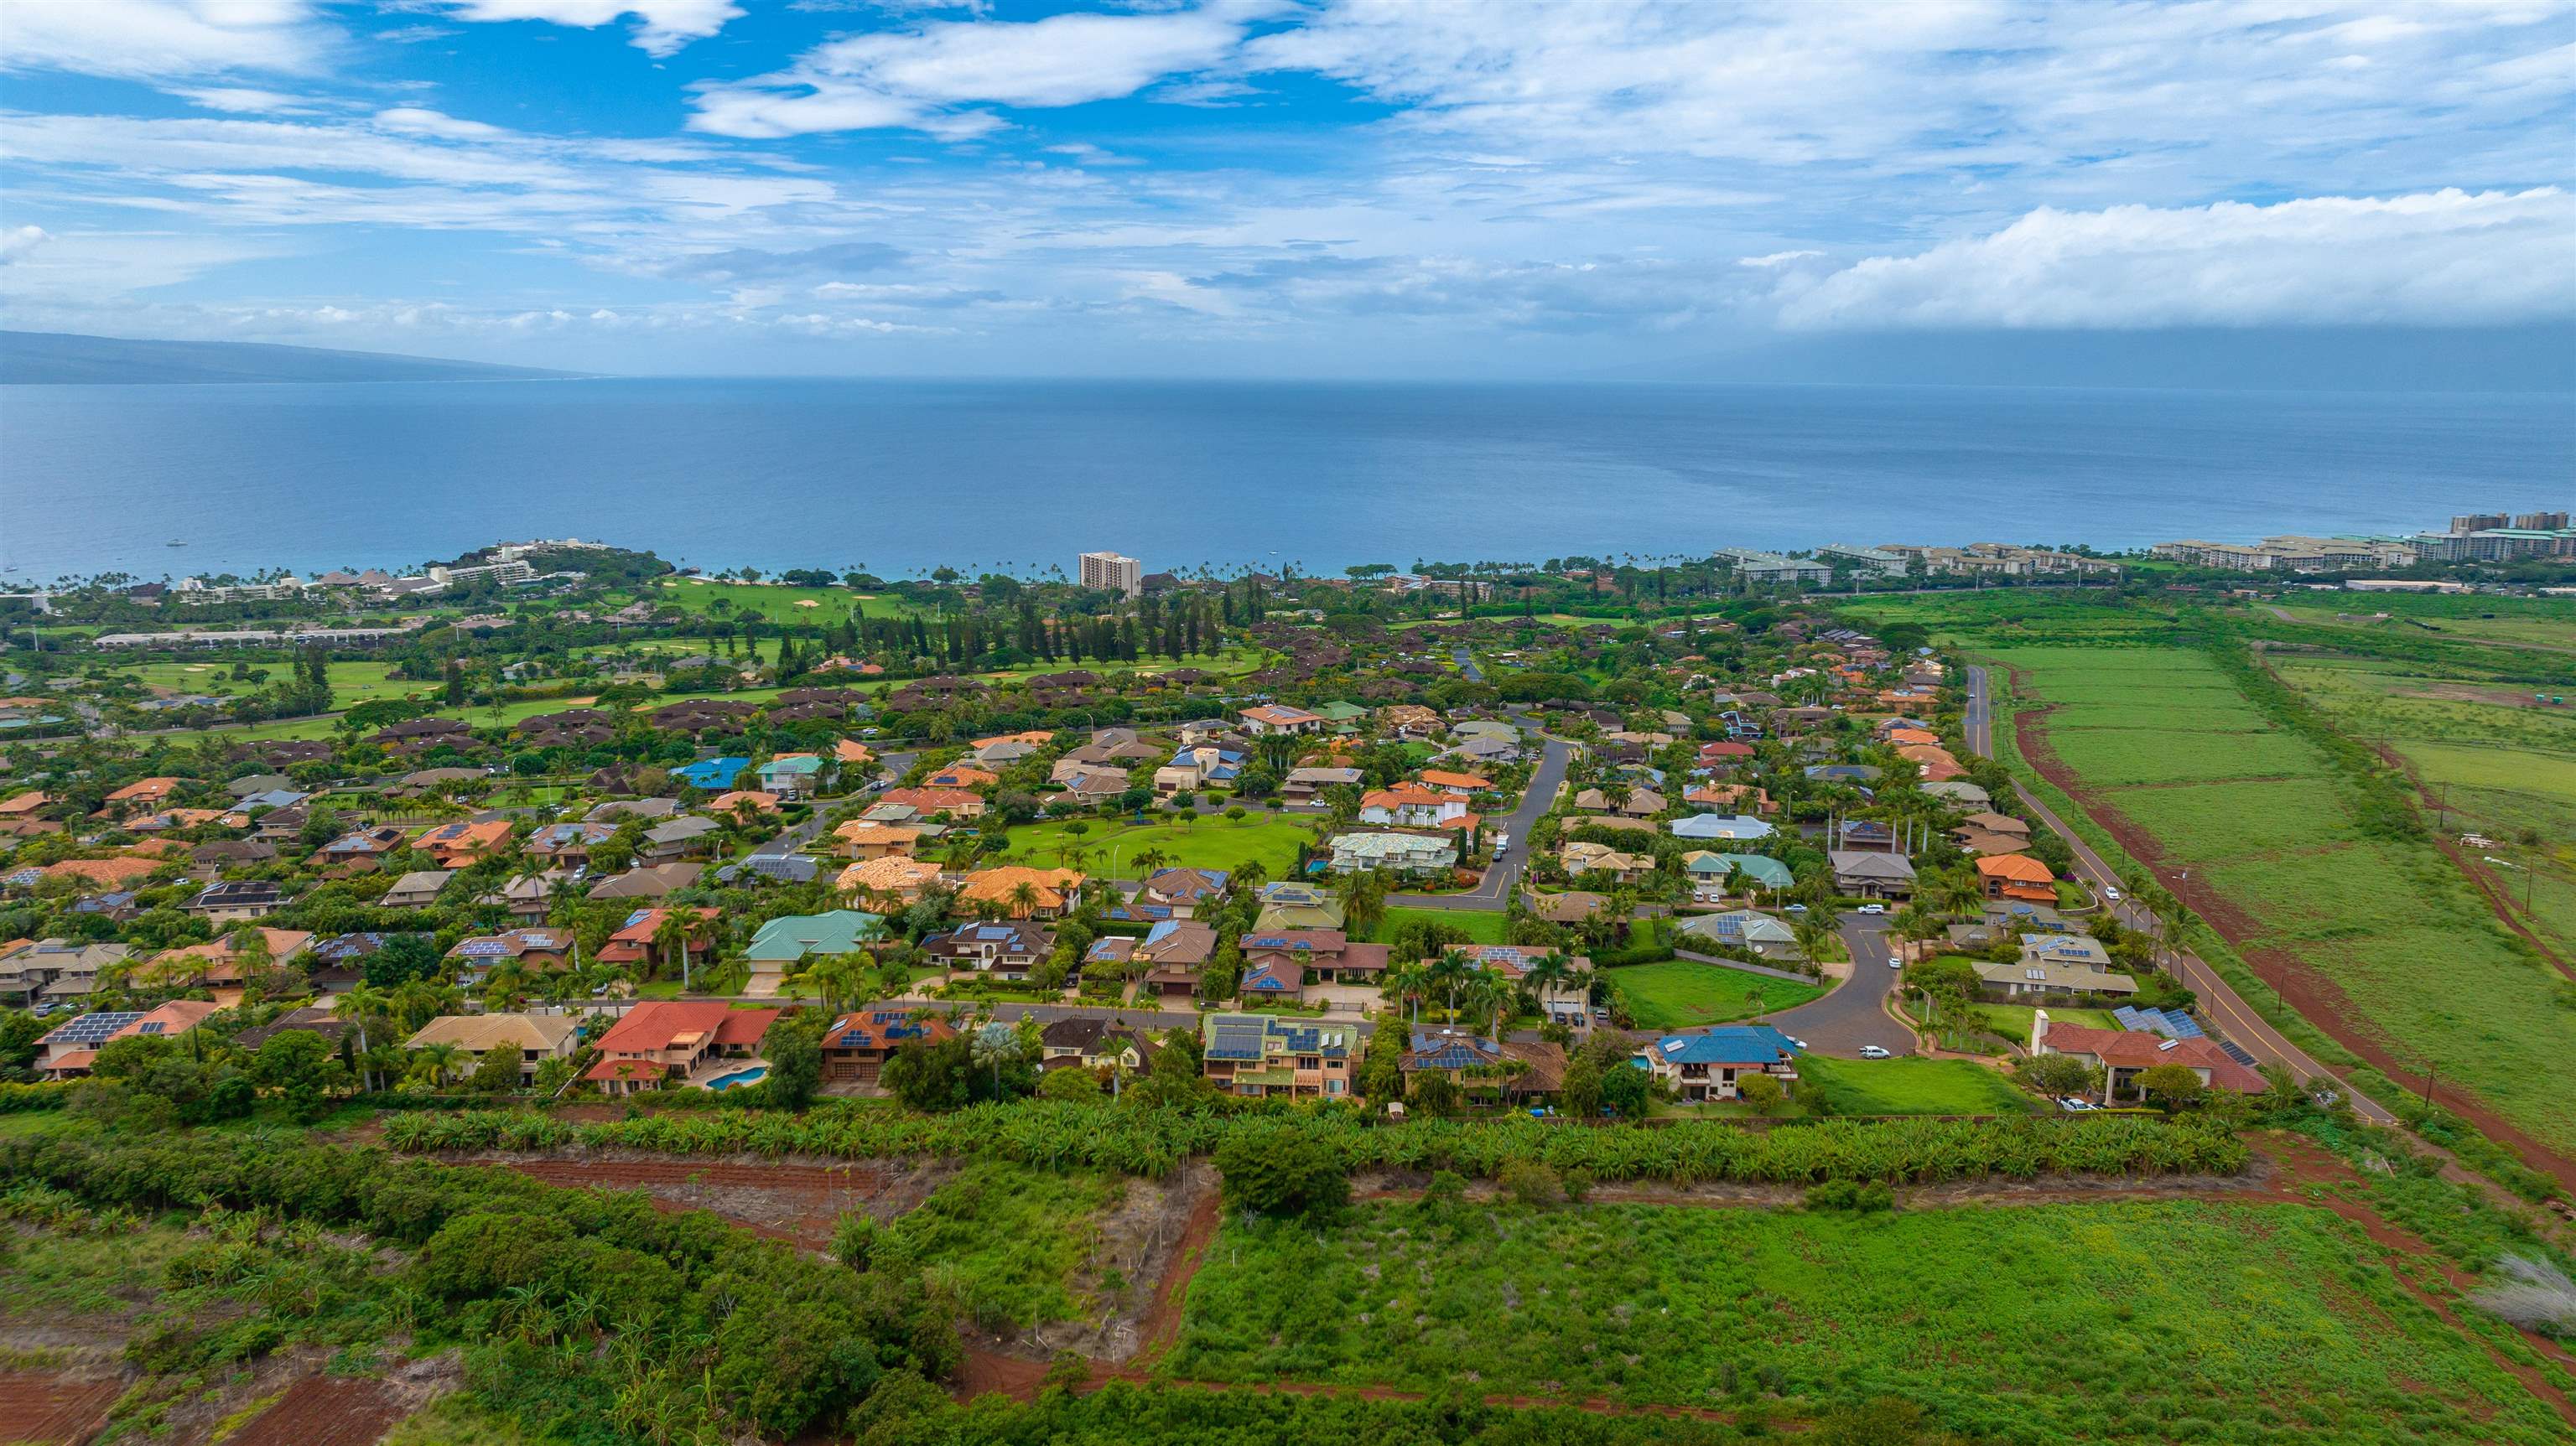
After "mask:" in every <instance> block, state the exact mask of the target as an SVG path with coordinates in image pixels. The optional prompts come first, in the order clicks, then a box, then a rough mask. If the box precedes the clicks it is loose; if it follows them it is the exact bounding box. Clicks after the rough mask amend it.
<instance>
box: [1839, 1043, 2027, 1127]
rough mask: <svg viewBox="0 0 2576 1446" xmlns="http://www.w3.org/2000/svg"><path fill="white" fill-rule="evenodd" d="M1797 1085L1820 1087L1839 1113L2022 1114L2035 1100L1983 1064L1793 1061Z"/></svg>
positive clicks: (1910, 1060)
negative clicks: (1795, 1066) (1796, 1069)
mask: <svg viewBox="0 0 2576 1446" xmlns="http://www.w3.org/2000/svg"><path fill="white" fill-rule="evenodd" d="M1798 1079H1799V1082H1800V1083H1801V1084H1808V1085H1814V1086H1816V1087H1818V1088H1820V1089H1822V1090H1823V1091H1824V1093H1825V1099H1826V1101H1827V1102H1828V1103H1830V1104H1831V1105H1832V1106H1833V1111H1834V1113H1835V1114H1838V1115H2024V1114H2029V1113H2031V1112H2032V1111H2033V1110H2035V1109H2037V1108H2038V1107H2039V1104H2038V1101H2036V1100H2034V1099H2032V1098H2031V1097H2030V1096H2029V1095H2026V1094H2024V1093H2022V1092H2021V1091H2020V1090H2019V1089H2016V1088H2014V1086H2013V1084H2012V1082H2011V1081H2010V1080H2008V1079H2006V1078H2004V1077H2003V1076H2002V1075H2000V1074H1997V1073H1996V1072H1995V1071H1993V1070H1990V1069H1988V1068H1986V1067H1985V1066H1984V1065H1981V1064H1978V1063H1975V1062H1974V1061H1972V1060H1964V1059H1918V1058H1913V1057H1911V1056H1899V1057H1898V1058H1895V1059H1831V1058H1828V1057H1826V1056H1824V1055H1818V1054H1810V1055H1806V1056H1803V1057H1801V1058H1800V1059H1799V1061H1798Z"/></svg>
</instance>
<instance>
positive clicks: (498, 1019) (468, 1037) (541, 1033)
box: [403, 1014, 576, 1054]
mask: <svg viewBox="0 0 2576 1446" xmlns="http://www.w3.org/2000/svg"><path fill="white" fill-rule="evenodd" d="M575 1027H576V1026H575V1025H574V1023H573V1021H572V1018H571V1017H570V1016H569V1015H562V1014H442V1015H440V1016H439V1017H438V1018H436V1019H433V1020H431V1021H430V1022H429V1023H428V1024H426V1025H424V1026H422V1028H421V1031H420V1033H418V1034H415V1035H413V1036H412V1037H411V1038H410V1039H407V1040H405V1041H404V1042H403V1047H404V1048H405V1049H420V1048H423V1047H425V1046H428V1045H433V1044H452V1045H454V1046H456V1047H457V1048H458V1049H460V1050H463V1051H464V1052H466V1053H467V1054H481V1053H483V1052H484V1051H486V1050H489V1049H495V1048H500V1049H533V1050H537V1051H540V1052H542V1053H547V1054H551V1053H553V1052H554V1051H555V1049H556V1048H557V1047H558V1046H560V1045H561V1044H562V1043H563V1042H564V1041H565V1040H566V1039H569V1038H571V1037H572V1032H573V1030H574V1028H575Z"/></svg>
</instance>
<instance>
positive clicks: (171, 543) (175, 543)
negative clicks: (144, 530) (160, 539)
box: [161, 537, 188, 547]
mask: <svg viewBox="0 0 2576 1446" xmlns="http://www.w3.org/2000/svg"><path fill="white" fill-rule="evenodd" d="M161 545H162V546H163V547H185V546H187V545H188V544H186V543H184V542H181V541H180V540H179V539H177V538H175V537H174V538H172V539H170V540H169V541H168V542H165V543H162V544H161Z"/></svg>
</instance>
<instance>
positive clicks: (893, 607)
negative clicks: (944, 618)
mask: <svg viewBox="0 0 2576 1446" xmlns="http://www.w3.org/2000/svg"><path fill="white" fill-rule="evenodd" d="M642 595H643V596H645V597H648V598H650V599H652V600H653V602H654V603H655V604H657V605H658V604H661V603H676V604H678V605H679V606H681V607H684V608H686V609H688V610H689V611H690V612H693V613H712V612H714V611H715V606H714V605H715V603H716V601H717V600H718V599H719V598H721V599H723V600H724V601H725V602H726V603H728V604H730V605H731V606H730V607H729V608H728V609H727V611H729V612H730V613H731V615H732V616H735V617H744V616H750V617H758V618H765V619H767V620H768V621H770V622H815V621H819V620H821V619H823V618H839V617H845V616H847V615H848V614H849V612H850V610H851V609H852V608H853V607H855V608H857V609H859V610H860V611H862V612H864V613H865V614H866V615H867V616H869V617H872V618H900V617H910V616H911V615H912V614H913V613H914V612H916V611H918V610H917V609H915V608H914V607H912V606H911V605H910V604H908V603H905V602H903V601H901V600H900V599H897V598H891V597H879V596H877V595H876V594H874V593H860V592H852V591H850V590H849V589H848V588H845V587H774V586H771V585H770V584H768V583H756V582H710V581H708V580H706V579H705V578H694V577H679V578H664V579H663V580H662V582H661V584H660V586H658V587H656V588H653V589H650V590H648V591H646V592H645V593H644V594H642ZM799 603H812V604H814V606H812V607H799V606H797V604H799Z"/></svg>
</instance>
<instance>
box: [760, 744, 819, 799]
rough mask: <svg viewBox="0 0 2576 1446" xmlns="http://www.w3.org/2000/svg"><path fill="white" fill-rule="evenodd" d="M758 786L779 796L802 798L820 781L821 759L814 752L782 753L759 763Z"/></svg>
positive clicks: (765, 791) (763, 790)
mask: <svg viewBox="0 0 2576 1446" xmlns="http://www.w3.org/2000/svg"><path fill="white" fill-rule="evenodd" d="M758 771H759V774H760V788H761V791H762V792H764V793H774V794H777V795H778V796H779V797H780V798H803V797H804V796H806V795H807V794H809V793H812V792H813V791H814V789H815V786H816V785H817V784H818V783H819V782H820V781H821V778H822V773H823V759H822V757H821V755H819V754H814V753H782V754H780V755H778V756H777V757H776V758H773V759H771V760H769V761H768V762H767V763H764V764H762V765H760V768H759V770H758Z"/></svg>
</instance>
